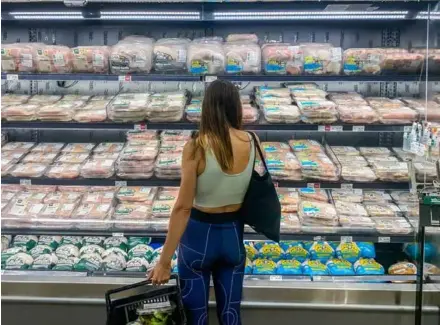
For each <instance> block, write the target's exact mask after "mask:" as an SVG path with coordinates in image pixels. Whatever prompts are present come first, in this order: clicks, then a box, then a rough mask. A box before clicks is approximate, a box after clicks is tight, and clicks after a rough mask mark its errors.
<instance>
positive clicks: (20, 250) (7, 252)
mask: <svg viewBox="0 0 440 325" xmlns="http://www.w3.org/2000/svg"><path fill="white" fill-rule="evenodd" d="M18 253H26V247H22V246H19V247H11V248H8V249H6V250H4V251H3V252H2V266H4V265H5V263H6V261H7V260H8V258H10V257H11V256H14V255H15V254H18Z"/></svg>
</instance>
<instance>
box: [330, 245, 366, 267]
mask: <svg viewBox="0 0 440 325" xmlns="http://www.w3.org/2000/svg"><path fill="white" fill-rule="evenodd" d="M336 257H337V258H339V259H344V260H347V261H349V262H350V263H354V262H356V261H357V260H358V259H359V258H360V257H361V250H360V248H359V247H358V245H356V243H353V242H342V243H340V244H339V246H338V247H337V248H336Z"/></svg>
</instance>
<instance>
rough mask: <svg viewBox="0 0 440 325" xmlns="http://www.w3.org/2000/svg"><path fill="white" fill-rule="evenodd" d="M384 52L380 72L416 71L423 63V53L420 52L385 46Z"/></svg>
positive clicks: (419, 69)
mask: <svg viewBox="0 0 440 325" xmlns="http://www.w3.org/2000/svg"><path fill="white" fill-rule="evenodd" d="M382 51H383V52H384V55H383V62H382V64H381V70H382V72H393V73H418V72H420V71H421V69H422V67H423V63H424V59H425V57H424V55H423V54H420V53H409V52H408V50H406V49H399V48H387V49H382Z"/></svg>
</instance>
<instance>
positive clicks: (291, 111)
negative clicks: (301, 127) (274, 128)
mask: <svg viewBox="0 0 440 325" xmlns="http://www.w3.org/2000/svg"><path fill="white" fill-rule="evenodd" d="M255 99H256V103H257V105H259V106H260V107H261V108H262V110H263V113H264V117H265V119H266V121H267V122H269V123H297V122H299V119H300V116H299V110H298V107H296V106H295V105H292V99H291V98H290V93H289V89H287V88H273V87H257V88H256V91H255Z"/></svg>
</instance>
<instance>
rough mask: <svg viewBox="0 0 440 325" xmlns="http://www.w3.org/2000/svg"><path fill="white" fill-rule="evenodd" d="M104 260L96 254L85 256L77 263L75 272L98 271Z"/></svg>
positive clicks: (74, 267)
mask: <svg viewBox="0 0 440 325" xmlns="http://www.w3.org/2000/svg"><path fill="white" fill-rule="evenodd" d="M101 265H102V258H101V256H99V255H98V254H96V253H92V254H84V255H82V256H81V258H80V259H79V261H78V262H77V263H75V265H74V266H73V269H74V270H75V271H97V270H99V269H100V268H101Z"/></svg>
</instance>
